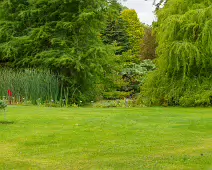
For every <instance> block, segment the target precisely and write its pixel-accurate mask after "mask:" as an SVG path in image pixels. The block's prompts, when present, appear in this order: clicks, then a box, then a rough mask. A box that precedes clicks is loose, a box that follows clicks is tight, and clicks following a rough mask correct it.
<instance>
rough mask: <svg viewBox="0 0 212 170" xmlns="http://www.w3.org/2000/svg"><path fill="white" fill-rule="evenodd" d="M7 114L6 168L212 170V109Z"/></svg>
mask: <svg viewBox="0 0 212 170" xmlns="http://www.w3.org/2000/svg"><path fill="white" fill-rule="evenodd" d="M7 114H8V121H11V122H8V123H5V122H4V121H3V115H2V114H1V115H0V169H6V170H10V169H23V170H25V169H51V170H54V169H55V170H58V169H61V170H66V169H67V170H68V169H73V170H75V169H76V170H78V169H79V170H80V169H83V170H125V169H129V170H131V169H132V170H137V169H138V170H143V169H144V170H145V169H146V170H148V169H156V170H157V169H166V170H172V169H179V170H181V169H182V170H187V169H190V170H201V169H206V170H211V169H212V108H120V109H95V108H67V109H66V108H65V109H61V108H44V107H15V106H13V107H9V108H8V113H7Z"/></svg>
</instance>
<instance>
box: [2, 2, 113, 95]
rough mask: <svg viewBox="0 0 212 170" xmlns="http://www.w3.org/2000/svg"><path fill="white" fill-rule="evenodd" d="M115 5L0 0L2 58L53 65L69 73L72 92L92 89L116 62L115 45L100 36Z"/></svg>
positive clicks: (29, 64) (32, 64) (10, 61)
mask: <svg viewBox="0 0 212 170" xmlns="http://www.w3.org/2000/svg"><path fill="white" fill-rule="evenodd" d="M110 4H111V1H107V0H84V1H82V0H1V1H0V63H1V64H3V63H5V64H6V65H7V66H10V67H48V68H50V69H51V70H53V71H54V72H58V73H60V74H62V75H63V76H64V78H65V79H66V82H68V84H69V85H70V84H71V87H72V89H73V91H74V92H73V91H72V92H73V93H75V94H76V91H78V93H79V94H85V93H91V92H92V91H94V90H93V85H94V84H95V83H96V82H97V81H98V80H99V78H100V76H102V75H101V74H102V73H103V71H104V70H105V69H109V68H110V67H111V66H112V61H111V60H110V58H112V57H111V56H113V50H112V49H111V47H110V46H109V45H105V44H103V42H102V40H101V35H100V32H101V31H102V29H103V28H105V25H106V20H107V17H108V14H109V13H111V11H112V8H110ZM109 63H110V65H109ZM76 89H77V90H76ZM89 89H90V90H89ZM91 89H92V90H91ZM87 96H92V94H87Z"/></svg>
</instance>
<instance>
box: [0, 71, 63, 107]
mask: <svg viewBox="0 0 212 170" xmlns="http://www.w3.org/2000/svg"><path fill="white" fill-rule="evenodd" d="M59 83H60V81H59V78H58V76H56V75H53V74H51V73H50V71H49V70H33V69H25V70H13V69H5V68H0V98H1V99H3V98H5V99H6V98H7V96H8V94H7V92H8V90H11V91H12V93H13V95H12V99H13V102H20V103H23V102H29V101H30V102H31V103H32V104H39V103H46V102H59V101H60V100H61V98H62V97H63V96H64V95H62V94H60V93H61V89H60V88H63V87H62V86H61V87H60V84H59Z"/></svg>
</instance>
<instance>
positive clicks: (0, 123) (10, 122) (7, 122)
mask: <svg viewBox="0 0 212 170" xmlns="http://www.w3.org/2000/svg"><path fill="white" fill-rule="evenodd" d="M14 123H15V122H13V121H6V120H0V125H10V124H14Z"/></svg>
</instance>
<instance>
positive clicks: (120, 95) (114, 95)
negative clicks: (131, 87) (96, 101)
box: [103, 91, 131, 100]
mask: <svg viewBox="0 0 212 170" xmlns="http://www.w3.org/2000/svg"><path fill="white" fill-rule="evenodd" d="M130 94H131V92H124V91H112V92H103V97H104V99H107V100H111V99H124V98H126V97H129V96H130Z"/></svg>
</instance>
